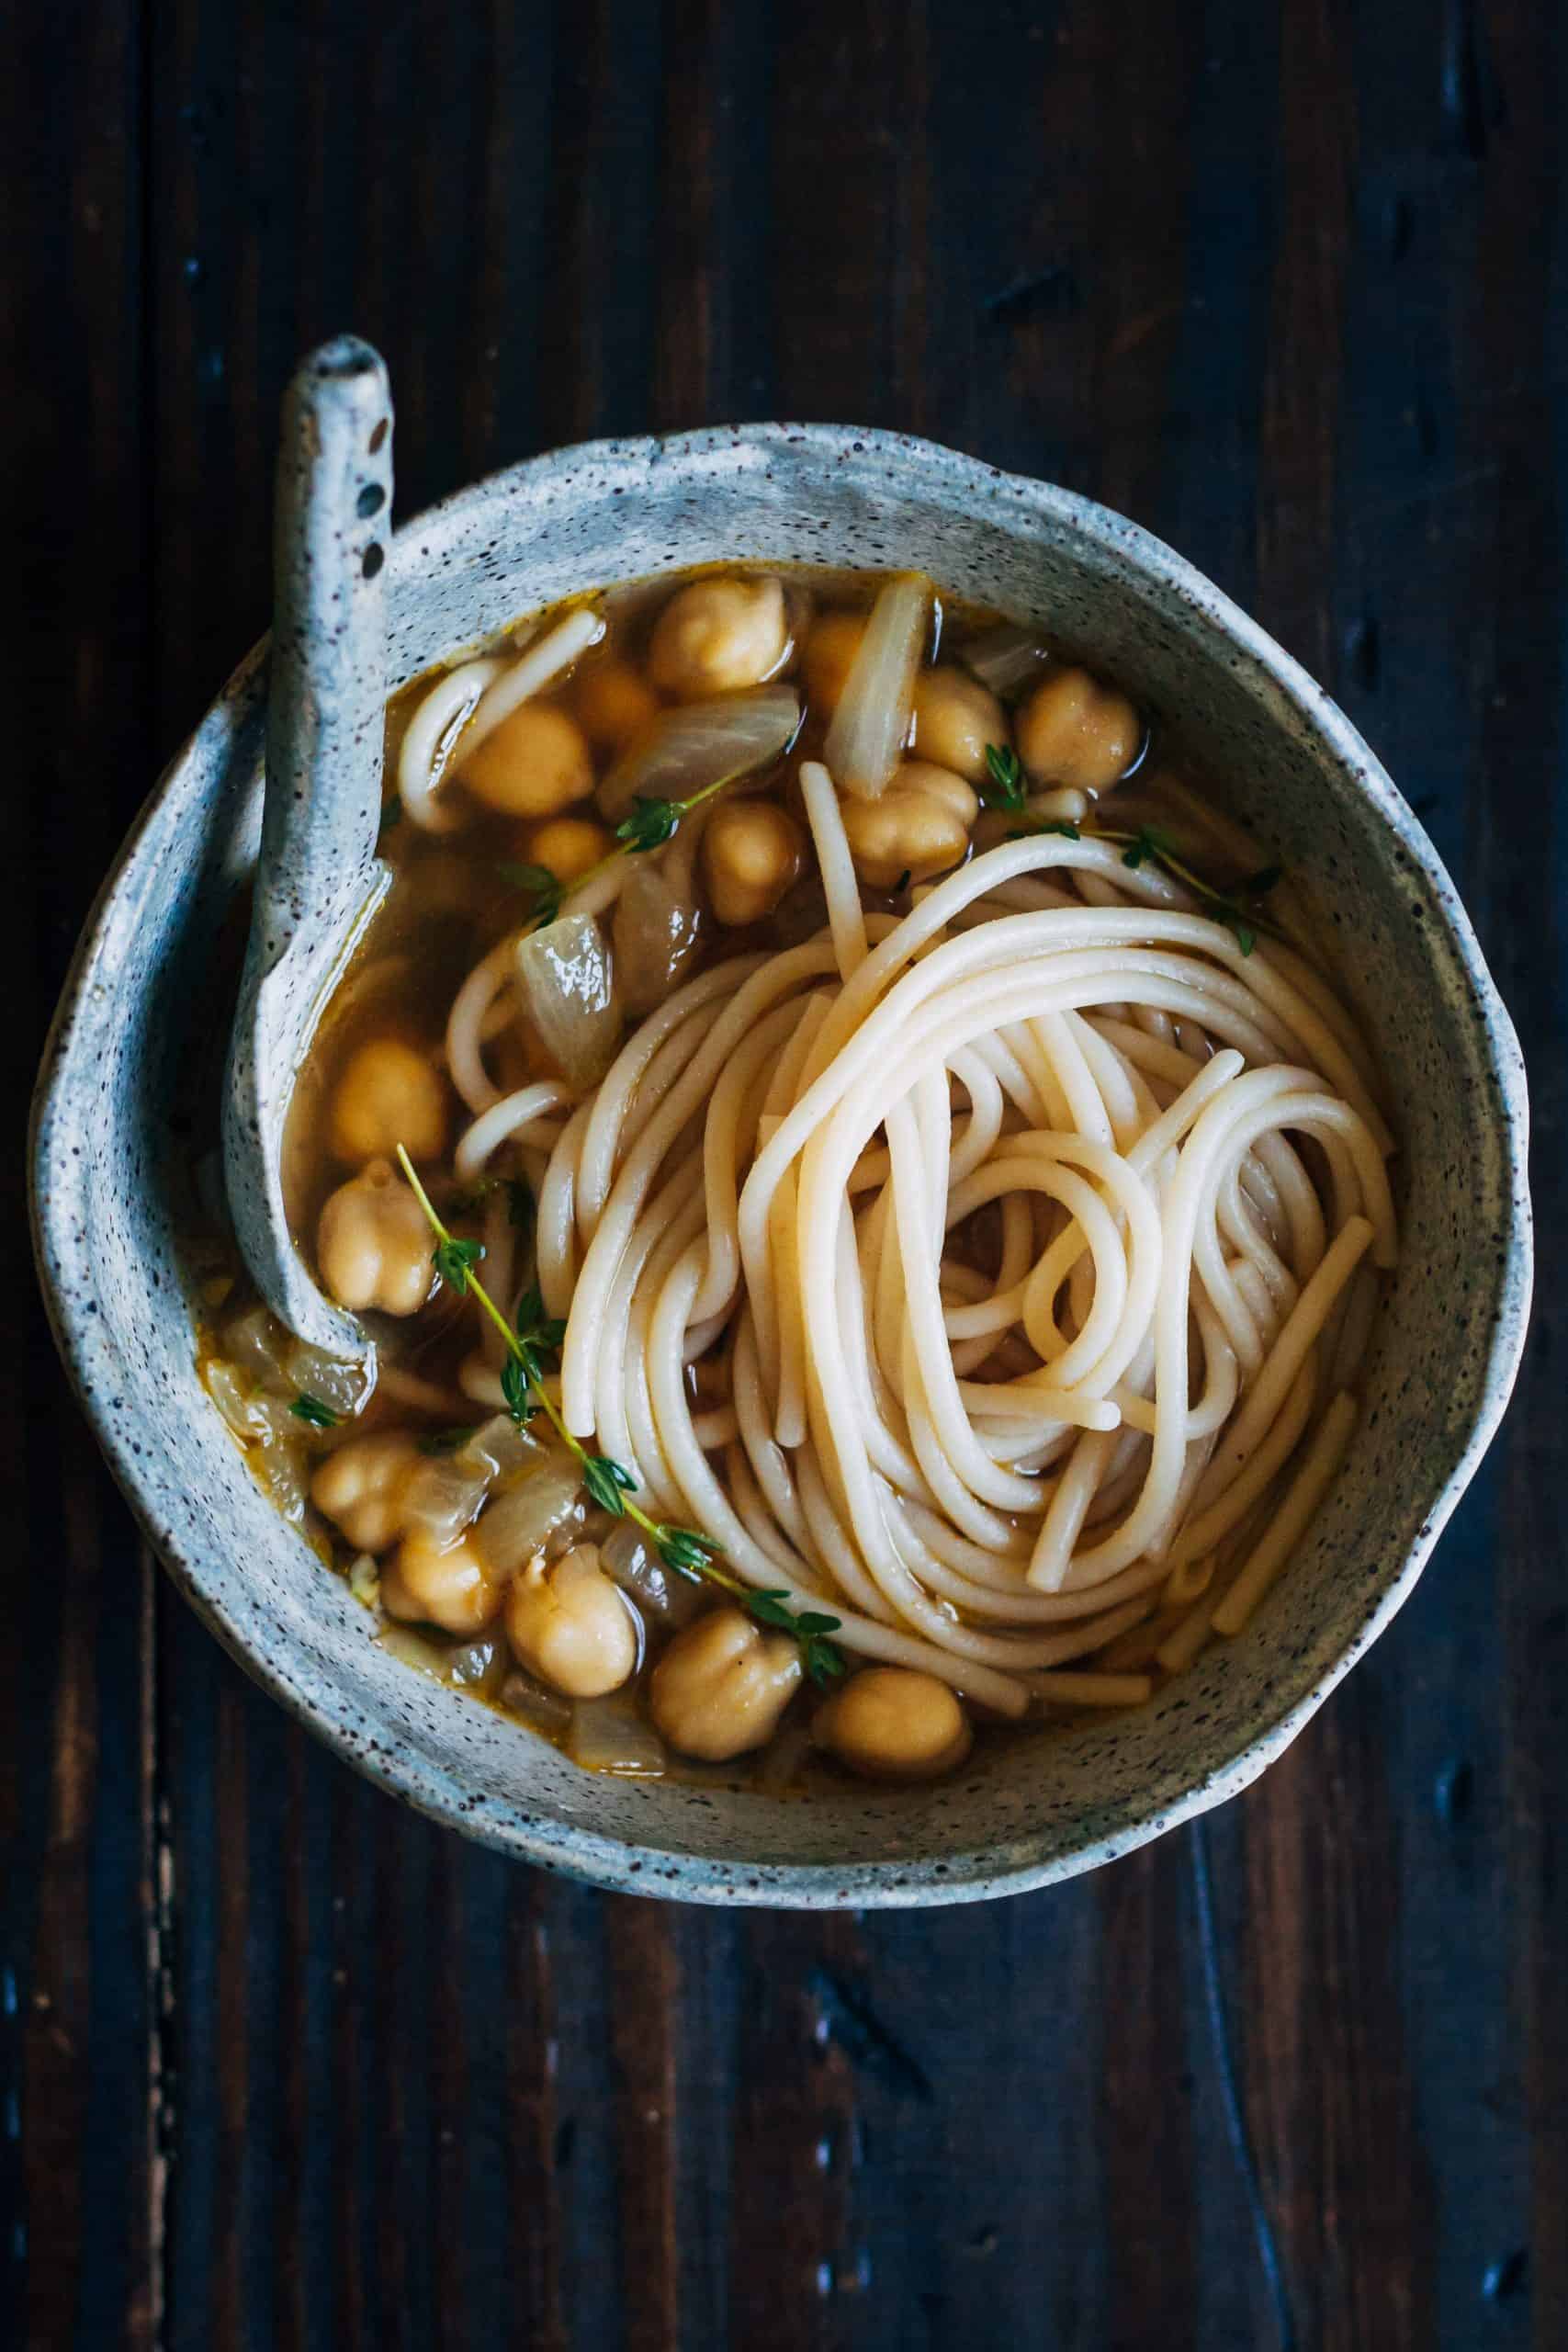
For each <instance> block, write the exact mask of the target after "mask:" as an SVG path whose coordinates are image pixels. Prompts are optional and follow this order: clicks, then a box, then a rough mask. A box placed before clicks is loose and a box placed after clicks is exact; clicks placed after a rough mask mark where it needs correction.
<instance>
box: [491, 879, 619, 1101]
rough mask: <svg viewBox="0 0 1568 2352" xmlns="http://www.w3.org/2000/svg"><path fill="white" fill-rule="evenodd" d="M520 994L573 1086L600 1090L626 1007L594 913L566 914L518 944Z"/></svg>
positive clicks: (542, 1040) (547, 1047)
mask: <svg viewBox="0 0 1568 2352" xmlns="http://www.w3.org/2000/svg"><path fill="white" fill-rule="evenodd" d="M515 969H516V978H517V992H518V995H519V997H520V998H521V1000H522V1004H523V1011H524V1012H525V1015H526V1017H527V1018H528V1019H529V1020H530V1021H531V1022H532V1023H534V1026H535V1028H536V1030H537V1031H538V1033H539V1042H540V1044H541V1045H542V1046H544V1049H545V1051H546V1053H547V1054H548V1056H549V1057H550V1059H551V1060H552V1061H553V1062H554V1063H555V1064H556V1066H557V1068H558V1069H559V1071H560V1073H561V1076H562V1077H563V1078H564V1079H565V1080H567V1082H568V1084H569V1085H570V1086H578V1087H588V1086H596V1085H597V1084H598V1082H599V1080H601V1079H602V1078H603V1077H604V1072H605V1071H606V1070H607V1069H609V1067H610V1064H611V1063H612V1062H613V1061H614V1060H615V1052H616V1048H617V1047H618V1046H619V1044H620V1041H621V1006H620V999H619V997H618V996H617V995H616V992H615V970H614V967H613V966H612V963H611V960H610V950H609V948H608V946H607V945H606V944H605V940H604V933H603V932H602V931H601V930H600V928H599V926H598V924H597V923H596V922H594V920H593V917H592V915H562V916H560V918H559V919H558V921H557V922H548V923H546V925H545V927H544V929H543V930H542V931H533V932H529V933H527V934H526V936H525V938H522V939H520V940H519V941H518V943H517V947H516V953H515Z"/></svg>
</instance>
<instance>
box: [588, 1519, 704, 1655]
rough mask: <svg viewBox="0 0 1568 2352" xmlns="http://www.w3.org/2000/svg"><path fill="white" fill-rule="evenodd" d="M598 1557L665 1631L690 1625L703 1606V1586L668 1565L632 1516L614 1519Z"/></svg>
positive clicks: (672, 1630) (609, 1572)
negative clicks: (651, 1545) (649, 1542)
mask: <svg viewBox="0 0 1568 2352" xmlns="http://www.w3.org/2000/svg"><path fill="white" fill-rule="evenodd" d="M599 1558H600V1562H601V1564H602V1566H603V1567H604V1574H605V1575H606V1576H607V1577H612V1578H613V1579H614V1581H615V1583H616V1584H618V1585H619V1586H620V1588H621V1590H622V1591H623V1592H627V1593H630V1595H631V1597H632V1599H633V1600H635V1601H636V1602H637V1606H638V1607H639V1608H640V1609H641V1610H642V1611H643V1613H644V1615H645V1616H648V1617H649V1618H651V1619H652V1621H653V1623H655V1624H656V1625H658V1626H660V1628H662V1629H663V1630H665V1631H669V1632H674V1631H675V1630H677V1629H678V1628H679V1627H680V1626H682V1625H689V1624H690V1623H691V1622H692V1620H693V1618H694V1617H695V1616H696V1615H697V1613H698V1612H699V1611H700V1610H701V1609H702V1608H703V1606H704V1601H703V1589H702V1587H701V1586H700V1585H695V1584H693V1583H692V1582H691V1580H690V1579H689V1578H688V1577H681V1576H677V1575H676V1574H675V1571H674V1570H673V1569H672V1568H667V1567H666V1566H665V1565H664V1563H663V1561H662V1560H661V1559H660V1557H659V1555H658V1554H657V1552H655V1551H653V1550H652V1549H651V1547H650V1546H649V1544H648V1542H647V1540H646V1539H645V1537H644V1536H643V1533H642V1531H641V1529H640V1528H638V1527H637V1526H636V1525H634V1523H633V1522H632V1521H630V1520H629V1519H618V1520H617V1521H615V1526H614V1527H613V1528H612V1530H611V1531H610V1532H609V1534H608V1535H606V1536H605V1538H604V1542H603V1543H602V1544H600V1546H599Z"/></svg>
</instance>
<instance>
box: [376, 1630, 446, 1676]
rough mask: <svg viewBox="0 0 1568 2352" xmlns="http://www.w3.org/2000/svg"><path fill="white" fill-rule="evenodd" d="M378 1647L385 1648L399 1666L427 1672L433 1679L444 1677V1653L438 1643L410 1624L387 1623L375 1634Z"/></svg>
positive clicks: (423, 1672) (416, 1671)
mask: <svg viewBox="0 0 1568 2352" xmlns="http://www.w3.org/2000/svg"><path fill="white" fill-rule="evenodd" d="M376 1646H377V1648H378V1649H381V1650H385V1651H386V1653H387V1656H388V1657H395V1658H396V1659H397V1660H398V1662H399V1664H400V1665H401V1666H412V1668H413V1670H414V1672H415V1673H416V1674H428V1675H429V1676H430V1677H431V1678H432V1679H433V1680H434V1681H436V1682H445V1681H446V1651H445V1650H444V1649H442V1648H441V1647H439V1645H437V1644H436V1643H434V1642H431V1641H427V1640H426V1639H425V1637H424V1635H423V1634H416V1633H415V1632H414V1630H413V1627H412V1625H397V1624H392V1625H388V1626H386V1627H385V1628H384V1629H383V1631H382V1632H380V1633H379V1634H377V1636H376Z"/></svg>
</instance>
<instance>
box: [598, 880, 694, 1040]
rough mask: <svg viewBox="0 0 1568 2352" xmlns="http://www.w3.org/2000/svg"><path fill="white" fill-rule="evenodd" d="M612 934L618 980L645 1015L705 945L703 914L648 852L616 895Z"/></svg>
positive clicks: (634, 1008) (632, 1007)
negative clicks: (618, 895)
mask: <svg viewBox="0 0 1568 2352" xmlns="http://www.w3.org/2000/svg"><path fill="white" fill-rule="evenodd" d="M612 937H613V938H614V941H615V985H616V987H617V988H618V989H620V992H621V994H622V996H623V997H624V998H625V999H626V1008H627V1010H628V1012H632V1013H634V1014H636V1015H637V1018H638V1019H639V1020H640V1018H641V1017H642V1015H643V1014H644V1013H645V1012H654V1011H655V1010H656V1009H657V1007H658V1006H660V1005H661V1004H662V1003H663V1002H664V1000H665V998H666V997H667V996H669V995H671V993H672V991H673V990H674V989H676V988H677V987H678V986H679V985H680V982H681V980H682V978H684V976H685V973H686V970H687V967H689V965H690V964H691V961H692V958H693V956H695V954H696V952H697V950H698V948H699V947H700V946H701V945H702V917H701V915H700V914H699V913H698V911H697V905H696V901H695V899H694V898H693V897H692V894H691V892H690V891H689V890H682V889H681V888H678V887H677V885H676V884H675V883H674V882H673V881H671V878H670V876H669V875H668V874H666V873H664V872H663V871H662V870H661V869H660V866H659V865H655V864H654V863H653V861H652V860H651V859H649V858H639V859H638V860H637V863H636V865H634V866H633V867H632V870H631V872H630V874H628V875H627V876H626V888H625V889H624V890H623V891H622V892H621V895H620V897H619V898H618V899H616V901H615V921H614V924H613V927H612Z"/></svg>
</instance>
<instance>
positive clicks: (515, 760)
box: [457, 702, 593, 817]
mask: <svg viewBox="0 0 1568 2352" xmlns="http://www.w3.org/2000/svg"><path fill="white" fill-rule="evenodd" d="M457 774H458V777H459V779H460V781H461V782H462V784H463V785H464V786H466V787H467V789H468V791H469V792H471V793H472V794H473V796H474V797H475V799H476V800H482V801H483V802H484V804H485V807H486V808H487V809H500V810H501V812H502V815H503V816H506V817H554V816H556V815H558V813H559V811H560V810H561V809H570V807H571V804H572V802H573V801H574V800H586V798H587V797H588V795H589V794H590V793H591V792H592V789H593V762H592V757H591V756H590V753H589V750H588V740H587V738H586V736H585V735H584V734H583V732H582V729H581V727H580V726H579V725H578V723H577V721H576V719H575V718H570V717H569V716H568V714H567V713H566V712H565V711H564V710H558V709H557V707H555V705H554V704H553V703H547V702H525V703H520V704H519V705H518V707H517V708H516V709H515V710H514V711H513V714H512V716H511V718H503V719H502V722H501V725H500V726H499V727H498V728H496V729H494V730H493V732H492V733H491V734H489V735H487V736H486V737H485V739H484V741H483V742H482V743H480V744H479V746H478V747H477V749H476V750H474V751H472V752H469V754H468V758H467V759H466V760H465V761H464V762H463V763H462V765H461V767H460V768H459V769H458V771H457Z"/></svg>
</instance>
